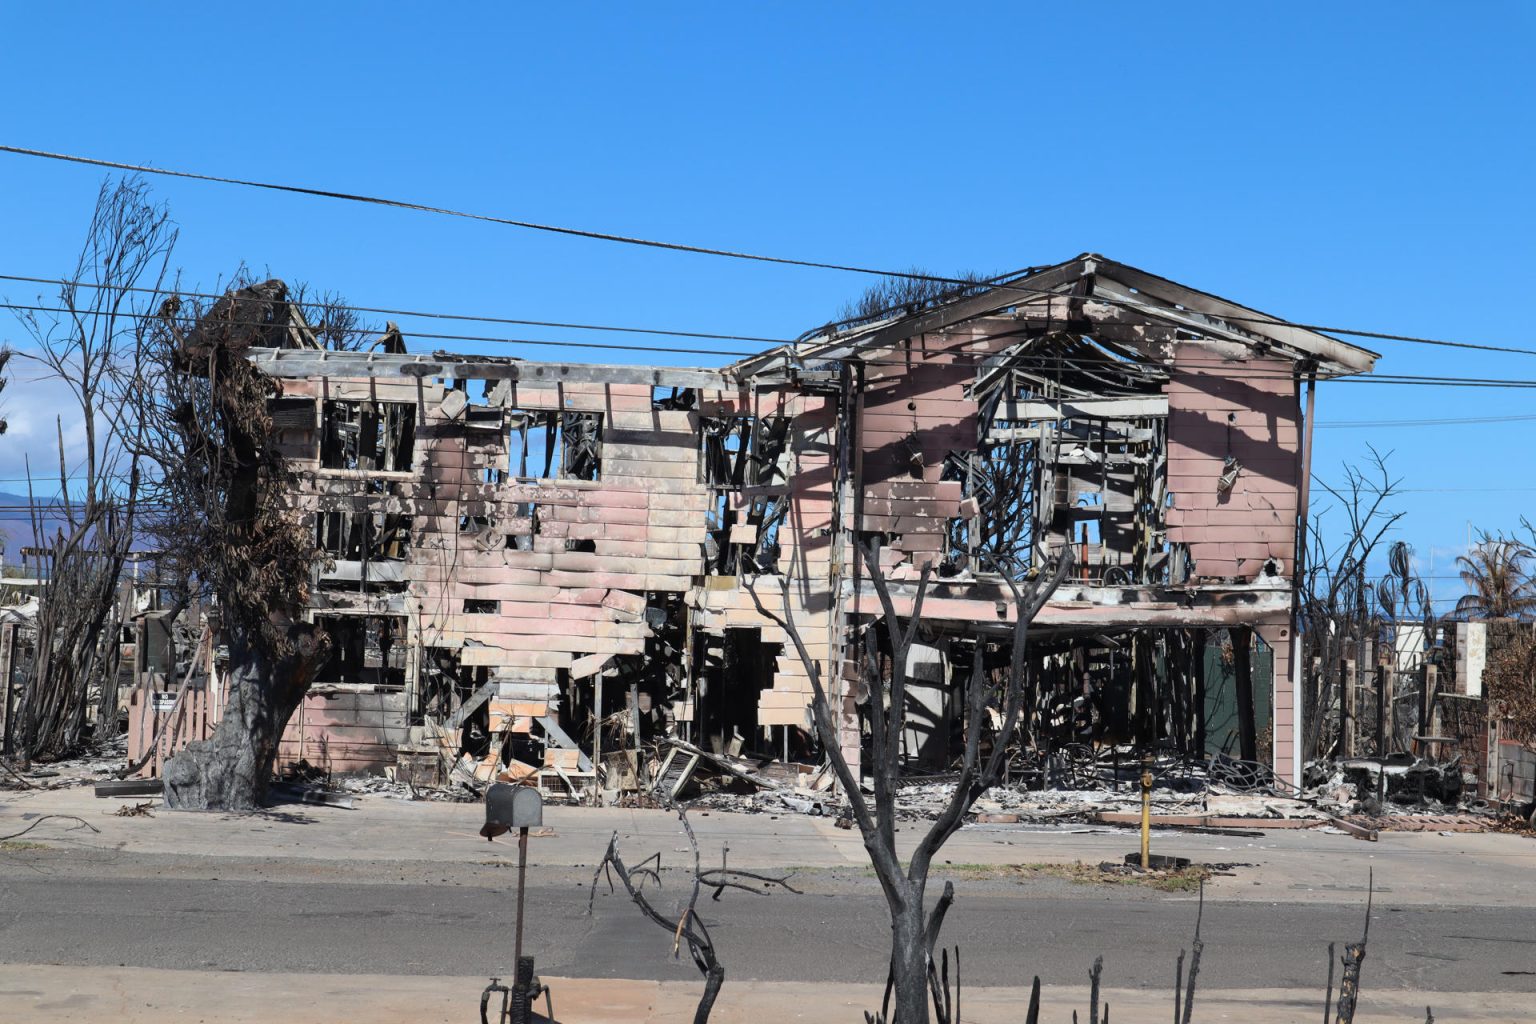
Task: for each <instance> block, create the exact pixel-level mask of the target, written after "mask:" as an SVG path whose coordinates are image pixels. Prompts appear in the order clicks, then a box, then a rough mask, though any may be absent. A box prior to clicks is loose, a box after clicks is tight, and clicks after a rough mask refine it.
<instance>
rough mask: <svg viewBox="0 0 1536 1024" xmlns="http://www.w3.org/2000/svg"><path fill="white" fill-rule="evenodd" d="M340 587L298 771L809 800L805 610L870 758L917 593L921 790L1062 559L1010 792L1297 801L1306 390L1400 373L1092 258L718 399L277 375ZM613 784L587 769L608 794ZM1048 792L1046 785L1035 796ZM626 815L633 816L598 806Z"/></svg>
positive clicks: (270, 368) (475, 366) (360, 368)
mask: <svg viewBox="0 0 1536 1024" xmlns="http://www.w3.org/2000/svg"><path fill="white" fill-rule="evenodd" d="M251 358H252V359H253V360H254V362H255V363H256V365H257V366H259V367H260V368H261V369H262V370H263V371H265V372H266V373H267V374H269V375H271V376H272V377H273V378H276V380H277V382H278V389H279V392H280V394H279V395H278V396H277V397H276V398H274V399H273V404H272V413H273V422H274V429H275V430H277V431H278V432H279V434H280V438H281V441H282V444H283V447H284V451H285V453H286V454H287V456H288V459H289V463H290V465H291V467H292V468H293V469H294V470H295V471H296V473H297V479H298V481H299V482H298V484H297V493H296V495H295V503H296V506H297V507H298V508H299V509H301V510H302V511H303V514H304V515H306V516H308V517H311V518H312V520H313V523H314V530H315V537H316V540H317V544H318V546H319V547H320V548H321V549H322V550H323V551H324V553H325V557H326V561H325V564H324V566H323V568H322V569H320V570H318V578H317V580H316V586H315V588H314V597H313V601H312V608H311V612H312V614H313V615H314V616H315V617H316V618H319V619H323V621H324V623H325V625H326V626H327V630H328V632H329V633H330V634H331V636H332V638H333V650H334V653H333V656H332V658H331V661H330V663H329V665H328V666H327V667H326V668H325V669H324V670H323V671H322V672H321V674H320V676H319V678H317V680H316V683H315V687H314V689H313V692H312V694H311V696H310V698H309V699H308V700H307V701H306V702H305V704H304V706H303V707H302V708H301V709H300V712H299V713H298V714H297V715H296V716H295V719H294V722H293V724H292V725H291V726H290V729H289V736H288V741H287V746H286V747H285V757H287V758H288V759H290V760H291V759H295V758H298V757H301V756H302V757H304V758H305V759H307V760H309V761H310V762H312V763H316V762H319V761H322V760H323V761H325V762H326V763H328V764H330V765H331V766H332V767H334V768H336V769H348V768H363V767H377V766H379V765H381V764H385V763H390V764H394V763H396V762H397V760H398V761H399V762H400V763H402V764H404V763H406V761H408V760H410V759H412V758H418V759H419V758H423V757H428V758H430V757H432V756H435V754H434V752H439V753H441V754H442V755H443V757H444V758H446V759H447V760H450V761H457V760H460V759H461V757H462V754H463V752H465V751H469V752H470V754H471V755H472V756H473V757H474V759H475V761H476V762H478V765H479V769H480V771H481V774H482V777H484V776H486V775H489V774H491V773H493V772H498V771H501V770H502V768H503V766H506V765H509V764H512V763H514V762H516V763H519V764H522V763H526V764H528V765H529V766H530V767H531V769H532V770H535V771H537V772H539V773H541V774H542V775H543V776H544V781H546V782H547V783H548V784H550V785H551V786H552V787H563V788H566V789H569V790H575V791H582V790H585V789H589V788H591V787H592V786H593V785H594V783H595V782H596V775H595V773H596V772H597V771H598V770H599V769H600V768H602V769H603V770H604V771H607V772H611V771H614V770H619V771H622V770H624V767H623V765H619V764H616V765H615V766H608V765H607V764H606V762H605V760H604V757H603V753H602V751H601V749H594V747H595V746H596V747H599V748H600V747H601V744H602V739H601V737H602V734H603V730H602V729H601V728H595V724H596V723H599V722H602V721H604V720H606V719H608V718H610V716H613V715H615V714H616V713H618V712H621V711H626V710H629V711H630V712H631V713H630V714H628V715H626V716H624V720H625V722H626V723H628V724H627V728H629V729H631V730H639V731H640V732H641V733H642V736H641V738H642V739H645V738H650V737H651V736H653V735H660V736H676V737H678V738H680V739H683V740H686V741H688V742H689V743H690V744H692V745H694V746H697V747H700V748H704V749H715V750H730V749H737V748H739V747H742V746H745V747H746V748H748V749H760V750H769V751H776V752H780V753H787V754H788V755H789V756H790V758H791V759H795V760H801V761H808V762H810V763H814V762H815V760H816V751H815V750H814V749H813V747H812V741H811V735H812V733H811V731H810V730H809V729H808V718H807V715H808V713H809V712H808V709H809V707H810V704H811V687H810V683H809V679H808V677H807V673H806V668H805V665H804V664H803V663H802V661H801V659H800V658H799V657H798V656H797V655H796V653H795V651H794V650H793V649H790V648H788V647H787V646H786V645H787V640H788V638H787V636H786V633H785V631H784V629H783V627H782V625H781V624H780V620H779V617H778V616H779V614H780V612H781V610H782V609H785V608H787V609H788V613H789V614H790V615H791V616H792V617H793V619H794V622H795V625H796V627H797V630H798V632H799V634H800V635H801V637H802V639H803V640H804V642H805V646H806V650H807V653H808V654H809V656H810V657H811V659H812V660H813V661H814V662H815V663H816V664H817V666H818V668H819V670H820V674H821V676H822V678H824V679H827V680H829V681H830V682H831V685H832V687H833V688H834V691H835V693H834V700H835V703H838V704H839V705H840V707H839V708H838V710H840V712H841V731H842V736H843V745H844V750H845V751H846V752H847V753H848V755H849V757H850V759H857V757H858V755H859V751H860V749H861V742H862V736H863V720H864V717H865V713H866V710H867V709H865V708H864V707H863V705H862V704H861V700H862V690H861V687H860V683H859V671H858V668H857V663H858V658H859V652H860V650H861V648H862V646H863V643H864V641H863V639H862V638H863V635H864V631H865V629H866V627H867V624H868V623H869V622H870V621H871V620H872V618H873V617H874V616H876V615H878V614H879V612H880V608H879V605H878V602H877V600H876V596H875V590H874V587H873V585H872V581H871V580H870V579H869V573H868V571H867V569H866V567H865V565H864V564H863V562H862V561H861V559H860V558H859V557H858V556H857V554H856V547H855V546H856V545H874V546H876V547H877V548H878V552H879V553H878V567H879V570H880V572H881V575H882V576H883V578H884V579H885V580H886V581H887V583H888V585H889V589H890V592H891V594H892V597H893V600H894V604H895V606H896V610H897V612H898V613H899V614H901V615H911V614H912V611H913V608H912V605H913V602H914V598H915V596H916V592H917V589H918V587H919V580H920V578H922V577H924V575H925V573H926V576H927V589H926V593H925V594H924V601H923V607H922V613H921V615H922V622H923V626H922V636H921V641H920V643H919V644H918V645H917V646H916V647H915V648H914V649H913V651H912V653H911V655H910V657H909V666H908V667H909V669H910V674H911V676H912V677H913V680H914V685H913V686H912V688H911V689H910V690H909V691H908V697H907V699H908V700H909V701H910V702H911V708H912V711H913V714H912V715H911V716H910V717H909V721H910V723H911V724H910V726H909V730H908V732H909V735H908V736H907V737H905V738H904V742H906V744H907V750H908V754H909V756H910V759H911V761H912V763H913V765H914V768H915V769H917V770H943V768H944V765H945V763H946V761H947V759H948V758H949V757H950V756H951V755H952V753H953V752H954V750H955V744H956V743H957V742H958V735H959V730H960V728H961V727H960V724H959V723H960V721H961V720H962V718H963V716H960V715H959V714H958V710H959V709H958V708H957V707H956V704H957V702H958V700H959V696H958V693H959V691H958V688H957V687H956V686H954V685H952V680H953V679H956V678H961V676H960V675H959V673H961V672H962V671H967V670H968V666H969V665H970V663H971V660H972V659H974V658H976V657H982V658H989V657H993V656H994V654H993V653H992V651H993V648H994V647H995V646H997V643H998V641H999V640H1005V638H1006V634H1007V633H1008V631H1009V629H1010V626H1009V616H1010V615H1012V605H1011V603H1010V601H1009V600H1008V596H1009V590H1008V586H1007V582H1008V577H1010V576H1011V577H1012V578H1014V579H1021V578H1025V577H1027V576H1028V575H1029V574H1031V573H1033V572H1036V571H1037V570H1038V568H1039V567H1040V566H1041V565H1042V564H1043V563H1044V561H1045V560H1046V559H1048V558H1050V557H1052V556H1053V555H1055V554H1057V553H1059V552H1061V551H1062V550H1063V549H1070V551H1071V553H1072V556H1073V562H1074V568H1073V574H1072V577H1071V578H1070V579H1069V580H1068V581H1067V582H1066V583H1065V584H1064V585H1063V586H1062V587H1061V588H1060V589H1059V590H1058V591H1057V593H1056V594H1055V596H1054V597H1053V599H1052V600H1051V601H1050V602H1049V604H1048V605H1047V606H1046V607H1045V608H1044V610H1043V611H1042V613H1041V614H1040V616H1039V618H1038V619H1037V620H1036V628H1035V632H1034V634H1033V636H1034V640H1033V642H1032V645H1031V648H1030V659H1031V678H1032V684H1031V685H1032V687H1033V691H1034V694H1035V699H1034V700H1033V702H1032V703H1033V706H1032V708H1031V709H1030V712H1029V714H1028V716H1027V723H1026V729H1025V739H1024V744H1023V747H1022V748H1021V751H1020V761H1021V764H1026V765H1027V764H1029V763H1038V762H1039V759H1040V758H1041V757H1042V756H1043V755H1044V754H1045V753H1046V752H1048V751H1049V750H1050V749H1051V748H1052V747H1053V746H1055V747H1061V746H1064V745H1066V744H1071V743H1075V742H1090V741H1091V742H1095V743H1111V744H1129V745H1135V746H1138V747H1141V748H1149V747H1160V748H1164V749H1170V750H1176V751H1183V752H1187V753H1190V754H1191V755H1194V756H1201V755H1203V754H1204V753H1205V752H1206V751H1207V750H1226V751H1229V752H1230V753H1231V754H1233V755H1234V756H1238V755H1241V756H1243V757H1245V758H1247V759H1249V760H1253V759H1262V760H1263V761H1264V762H1266V763H1267V764H1269V765H1271V766H1272V768H1273V771H1274V772H1275V773H1276V774H1277V775H1278V776H1279V777H1280V778H1283V779H1288V780H1294V779H1296V778H1297V777H1298V776H1299V761H1300V749H1299V743H1298V736H1299V735H1300V731H1299V730H1300V723H1299V721H1298V718H1299V715H1298V712H1297V710H1296V700H1295V697H1294V694H1295V692H1296V686H1295V683H1294V681H1293V678H1292V672H1293V666H1294V663H1295V658H1294V656H1293V651H1294V650H1295V636H1294V615H1295V584H1294V581H1295V578H1296V558H1297V551H1298V543H1297V541H1298V534H1299V531H1301V530H1302V529H1303V528H1304V524H1303V519H1304V515H1305V509H1306V501H1307V480H1308V476H1309V472H1308V463H1309V443H1308V442H1309V437H1310V431H1311V425H1312V415H1311V413H1312V404H1313V403H1312V396H1313V386H1314V384H1315V382H1316V381H1318V380H1322V379H1326V378H1328V377H1331V376H1337V375H1340V374H1351V373H1359V372H1364V371H1368V370H1369V369H1370V368H1371V367H1372V365H1373V363H1374V361H1375V359H1376V356H1375V355H1374V354H1373V353H1371V352H1368V351H1365V350H1363V349H1360V348H1356V347H1354V346H1351V345H1348V344H1345V343H1342V342H1340V341H1337V340H1335V339H1333V338H1330V337H1327V336H1325V335H1323V334H1319V333H1317V332H1314V331H1311V330H1307V329H1304V328H1301V327H1297V326H1293V325H1291V324H1288V323H1286V322H1285V321H1283V320H1280V319H1278V318H1275V317H1271V316H1268V315H1266V314H1263V313H1259V312H1257V311H1255V310H1252V309H1248V308H1246V307H1243V306H1239V305H1236V304H1234V303H1231V302H1228V301H1226V300H1223V299H1220V298H1217V297H1215V296H1212V295H1209V294H1206V293H1203V292H1199V291H1195V290H1194V289H1191V288H1188V287H1185V286H1183V285H1179V284H1176V283H1174V282H1172V281H1169V280H1166V279H1164V278H1160V277H1157V276H1154V275H1152V274H1149V273H1146V272H1144V271H1140V270H1137V269H1135V268H1132V267H1129V266H1126V265H1124V264H1120V263H1117V262H1115V261H1112V260H1109V259H1106V258H1104V257H1101V256H1096V255H1083V256H1080V257H1077V258H1076V259H1072V260H1069V261H1067V262H1065V263H1061V264H1059V265H1056V266H1052V267H1048V268H1044V269H1035V270H1032V271H1029V272H1027V273H1021V274H1018V275H1013V276H1009V277H1004V278H1001V279H996V280H993V281H991V282H987V283H985V284H981V285H977V286H974V287H969V288H965V289H961V290H958V291H957V292H955V293H952V294H949V295H947V296H940V297H938V298H936V299H932V300H928V301H922V302H914V303H913V304H911V305H910V306H908V307H905V308H901V309H896V310H890V311H884V312H879V313H876V314H874V315H872V316H870V317H868V318H866V319H862V320H857V321H851V322H844V323H838V324H834V325H830V326H828V327H825V328H821V329H818V330H816V331H813V332H810V333H809V334H807V335H805V336H804V337H802V338H801V339H799V340H798V341H797V342H796V343H794V344H790V345H785V346H782V347H779V348H776V349H773V350H771V351H767V352H764V353H762V354H760V355H758V356H755V357H752V358H749V359H745V360H742V361H740V362H738V363H736V364H734V365H731V366H727V367H724V368H721V369H675V368H665V367H640V366H605V365H592V364H582V363H536V362H529V361H524V360H519V359H512V358H494V357H487V356H463V355H452V354H447V353H441V352H435V353H430V354H416V353H410V352H408V351H406V349H405V345H404V343H403V341H402V340H401V339H400V338H399V337H398V335H396V334H392V335H391V336H390V338H389V341H388V343H387V344H385V345H382V346H378V347H376V349H375V350H371V351H367V352H336V351H327V350H323V349H321V348H319V347H318V346H313V345H310V344H306V343H304V342H303V341H302V339H301V340H300V341H298V342H296V343H294V344H292V345H287V346H285V347H274V348H268V349H256V350H252V354H251ZM594 755H596V758H597V760H596V761H594ZM1032 759H1033V761H1032ZM609 781H610V783H611V781H612V780H609Z"/></svg>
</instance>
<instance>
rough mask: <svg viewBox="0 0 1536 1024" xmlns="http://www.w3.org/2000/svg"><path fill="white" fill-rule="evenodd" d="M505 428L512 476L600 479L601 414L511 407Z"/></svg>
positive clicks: (525, 477) (524, 477) (508, 461)
mask: <svg viewBox="0 0 1536 1024" xmlns="http://www.w3.org/2000/svg"><path fill="white" fill-rule="evenodd" d="M508 431H509V432H508V438H507V442H508V443H507V467H508V472H510V473H511V474H512V475H513V476H516V477H519V478H522V479H540V480H601V479H602V468H603V467H602V450H603V414H602V413H600V412H560V411H555V412H542V411H531V412H530V411H523V410H514V411H512V412H511V413H510V414H509V427H508Z"/></svg>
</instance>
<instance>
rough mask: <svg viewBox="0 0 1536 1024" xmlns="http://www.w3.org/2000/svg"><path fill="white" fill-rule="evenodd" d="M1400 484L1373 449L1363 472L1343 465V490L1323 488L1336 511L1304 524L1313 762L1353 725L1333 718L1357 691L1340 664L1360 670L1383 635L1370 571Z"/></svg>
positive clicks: (1308, 745) (1306, 694) (1307, 707)
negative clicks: (1334, 516)
mask: <svg viewBox="0 0 1536 1024" xmlns="http://www.w3.org/2000/svg"><path fill="white" fill-rule="evenodd" d="M1398 483H1399V481H1398V480H1396V479H1395V478H1393V476H1392V474H1391V472H1390V471H1389V470H1388V468H1387V456H1385V455H1382V454H1381V453H1379V452H1377V451H1376V450H1375V449H1372V450H1371V458H1370V465H1369V466H1368V467H1367V468H1366V469H1361V468H1359V467H1355V466H1346V467H1345V468H1344V483H1343V485H1341V486H1339V487H1332V486H1328V485H1326V484H1325V485H1323V487H1324V490H1326V491H1327V492H1328V494H1330V495H1331V496H1332V497H1333V499H1334V504H1333V505H1332V506H1331V507H1329V508H1327V509H1325V510H1324V511H1322V512H1319V513H1317V514H1314V515H1313V516H1312V517H1311V519H1310V521H1309V522H1308V523H1307V532H1308V535H1309V536H1308V543H1307V547H1306V552H1305V556H1306V560H1305V562H1304V564H1303V567H1302V571H1301V577H1300V579H1299V580H1298V589H1299V596H1298V602H1299V604H1298V612H1299V618H1300V622H1301V630H1302V651H1303V658H1302V665H1303V668H1304V676H1305V682H1304V685H1303V693H1302V699H1303V702H1304V703H1303V721H1304V723H1305V724H1304V730H1305V735H1304V736H1303V739H1302V742H1303V750H1304V751H1307V752H1308V753H1309V754H1312V755H1324V754H1327V753H1328V752H1329V751H1330V750H1332V749H1334V747H1335V744H1336V743H1337V742H1338V740H1339V735H1340V731H1341V730H1342V729H1352V728H1354V727H1355V724H1356V723H1353V722H1343V721H1341V715H1340V714H1339V713H1335V711H1334V708H1335V706H1336V705H1338V706H1339V707H1341V708H1342V703H1341V701H1342V695H1343V692H1344V688H1345V687H1346V686H1350V685H1353V680H1347V679H1345V678H1343V670H1342V668H1341V662H1342V661H1343V660H1344V659H1345V658H1346V657H1349V658H1352V659H1353V660H1354V662H1355V664H1356V665H1357V666H1363V665H1364V664H1365V649H1366V645H1367V643H1368V642H1369V640H1370V638H1371V637H1372V636H1373V635H1376V634H1378V633H1379V632H1380V630H1381V625H1382V614H1381V612H1382V608H1381V603H1380V597H1381V595H1380V594H1379V593H1378V588H1377V587H1376V586H1375V585H1374V584H1373V583H1372V578H1371V575H1370V573H1369V570H1368V564H1369V562H1370V561H1371V559H1372V558H1373V557H1374V556H1375V555H1376V554H1377V553H1378V552H1379V551H1380V549H1381V546H1382V544H1383V543H1384V542H1385V539H1386V536H1387V534H1388V532H1389V531H1390V530H1391V529H1392V528H1393V527H1394V526H1395V525H1396V524H1397V522H1398V521H1399V520H1400V519H1402V517H1403V513H1402V512H1395V511H1392V510H1391V508H1390V507H1389V506H1390V503H1391V501H1392V498H1393V497H1394V496H1395V495H1396V494H1397V488H1398ZM1330 511H1335V512H1337V513H1338V514H1339V515H1341V516H1342V517H1343V519H1344V522H1343V524H1342V526H1338V527H1335V526H1334V524H1333V522H1332V520H1330V519H1326V518H1325V517H1326V515H1327V513H1328V512H1330ZM1405 557H1406V556H1405ZM1387 593H1391V591H1390V589H1389V590H1388V591H1387ZM1413 593H1415V594H1416V593H1417V591H1414V592H1413ZM1409 596H1411V595H1409Z"/></svg>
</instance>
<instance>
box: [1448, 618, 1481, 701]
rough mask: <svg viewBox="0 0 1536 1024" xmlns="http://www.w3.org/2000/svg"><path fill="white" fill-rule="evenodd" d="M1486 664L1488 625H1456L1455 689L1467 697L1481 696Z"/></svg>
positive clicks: (1470, 623) (1478, 623) (1479, 623)
mask: <svg viewBox="0 0 1536 1024" xmlns="http://www.w3.org/2000/svg"><path fill="white" fill-rule="evenodd" d="M1487 664H1488V624H1487V623H1486V622H1458V623H1456V688H1457V690H1459V691H1460V692H1461V693H1464V694H1466V695H1467V696H1468V697H1481V696H1482V695H1483V669H1484V667H1486V666H1487Z"/></svg>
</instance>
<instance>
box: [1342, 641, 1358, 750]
mask: <svg viewBox="0 0 1536 1024" xmlns="http://www.w3.org/2000/svg"><path fill="white" fill-rule="evenodd" d="M1339 756H1340V757H1354V756H1355V666H1354V663H1353V662H1351V661H1350V660H1349V659H1348V658H1340V659H1339Z"/></svg>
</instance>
